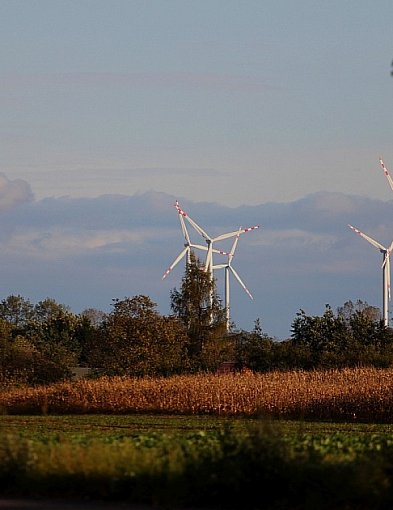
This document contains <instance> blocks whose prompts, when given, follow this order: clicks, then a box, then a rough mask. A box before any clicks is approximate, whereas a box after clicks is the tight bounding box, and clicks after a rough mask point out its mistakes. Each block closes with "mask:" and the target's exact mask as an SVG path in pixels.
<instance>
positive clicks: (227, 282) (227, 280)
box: [213, 229, 254, 331]
mask: <svg viewBox="0 0 393 510" xmlns="http://www.w3.org/2000/svg"><path fill="white" fill-rule="evenodd" d="M238 232H239V233H238V235H237V236H236V238H235V240H234V242H233V245H232V248H231V251H230V252H229V254H228V261H227V262H226V263H225V264H217V265H216V266H213V269H224V270H225V319H226V329H227V331H229V328H230V321H231V312H230V310H231V308H230V273H232V274H233V276H234V277H235V278H236V280H237V281H238V282H239V283H240V285H241V287H242V288H243V289H244V291H245V292H246V293H247V294H248V296H249V297H250V299H254V298H253V297H252V295H251V292H250V291H249V290H248V289H247V287H246V286H245V285H244V283H243V282H242V280H241V278H240V276H239V275H238V274H237V272H236V271H235V269H234V268H233V267H232V260H233V257H234V255H235V250H236V247H237V243H238V241H239V237H240V232H241V229H239V231H238Z"/></svg>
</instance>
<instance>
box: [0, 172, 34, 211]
mask: <svg viewBox="0 0 393 510" xmlns="http://www.w3.org/2000/svg"><path fill="white" fill-rule="evenodd" d="M31 200H33V193H32V191H31V187H30V185H29V184H28V183H27V182H26V181H23V180H22V179H15V180H13V181H10V180H9V179H8V178H7V177H6V176H5V175H4V174H3V173H0V211H6V210H9V209H12V208H13V207H16V206H17V205H19V204H22V203H24V202H29V201H31Z"/></svg>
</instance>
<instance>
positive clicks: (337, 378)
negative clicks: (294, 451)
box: [0, 368, 393, 422]
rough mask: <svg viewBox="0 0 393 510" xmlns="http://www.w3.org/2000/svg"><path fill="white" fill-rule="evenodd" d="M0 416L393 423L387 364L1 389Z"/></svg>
mask: <svg viewBox="0 0 393 510" xmlns="http://www.w3.org/2000/svg"><path fill="white" fill-rule="evenodd" d="M0 411H1V412H3V413H4V414H41V413H44V414H47V413H49V414H73V413H100V414H104V413H112V414H127V413H128V414H131V413H167V414H187V415H196V414H211V415H220V416H250V417H258V416H264V417H272V418H283V419H314V420H334V421H378V422H392V421H393V369H375V368H357V369H342V370H326V371H321V370H318V371H311V372H305V371H291V372H268V373H263V374H255V373H239V374H228V375H220V376H217V375H212V374H206V375H190V376H175V377H170V378H143V379H138V378H125V377H114V378H107V377H103V378H100V379H96V380H79V381H75V382H67V383H57V384H53V385H50V386H40V387H35V388H33V387H23V388H16V389H3V391H2V392H1V393H0Z"/></svg>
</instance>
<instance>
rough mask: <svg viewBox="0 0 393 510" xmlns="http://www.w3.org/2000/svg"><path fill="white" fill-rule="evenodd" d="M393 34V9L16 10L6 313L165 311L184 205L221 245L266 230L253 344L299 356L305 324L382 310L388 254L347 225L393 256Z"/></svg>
mask: <svg viewBox="0 0 393 510" xmlns="http://www.w3.org/2000/svg"><path fill="white" fill-rule="evenodd" d="M392 19H393V4H392V2H391V1H390V0H389V1H388V0H375V1H374V2H370V1H369V0H367V1H366V0H356V1H355V0H353V1H352V0H340V1H338V0H337V1H336V0H331V1H329V2H324V1H317V0H314V1H311V0H310V1H307V0H299V1H297V2H294V1H289V0H275V1H273V0H272V1H270V0H267V1H244V2H239V1H230V0H226V1H214V0H209V1H203V0H199V1H187V0H182V1H171V0H167V1H160V0H157V1H149V0H143V1H122V0H116V1H115V2H107V1H99V0H96V1H93V0H78V1H73V0H68V1H58V0H48V1H46V0H29V1H27V0H9V1H8V0H3V1H2V2H1V3H0V28H1V30H0V61H1V71H0V106H1V112H2V115H1V118H0V172H1V173H2V174H3V178H2V179H3V180H2V192H1V197H0V214H2V215H3V221H2V225H3V227H2V228H3V232H2V233H1V235H2V237H3V242H4V245H3V254H2V255H1V251H0V262H1V257H3V260H2V263H1V264H0V266H1V268H0V280H1V281H2V282H3V292H2V293H3V295H4V296H6V295H8V294H10V293H13V292H20V293H22V294H23V295H25V296H26V297H31V298H32V299H39V298H44V297H46V296H47V295H50V297H53V298H55V299H59V300H60V301H67V304H69V305H70V306H71V307H73V308H75V309H76V310H78V311H79V310H80V309H83V308H87V307H89V306H99V307H104V305H105V303H110V299H111V298H112V297H121V296H123V295H129V294H131V295H132V294H135V293H140V292H144V293H147V294H149V295H151V296H152V297H153V298H154V299H156V300H157V302H158V303H159V306H160V308H161V309H162V310H163V311H166V307H167V302H168V298H167V296H168V294H169V290H170V286H171V285H172V286H175V285H178V283H179V280H180V277H181V272H180V271H179V272H178V273H176V272H174V273H173V275H171V276H172V277H173V279H172V280H171V281H170V282H169V283H168V282H166V281H165V282H164V283H162V282H161V273H162V272H163V270H164V269H165V268H166V267H167V265H168V264H169V263H170V261H171V260H172V258H174V256H175V255H176V249H177V248H176V249H174V243H175V242H178V243H179V245H180V246H179V248H180V249H181V244H182V240H181V235H180V231H179V224H178V219H177V218H176V211H174V209H173V207H172V205H173V201H174V199H175V198H179V199H182V200H183V201H185V203H186V205H188V206H189V208H190V214H191V216H192V217H195V219H196V220H198V219H199V218H200V219H201V221H202V222H203V225H204V226H205V227H206V228H208V227H209V226H210V225H211V228H212V229H214V228H217V232H218V231H219V229H220V228H223V229H224V228H229V229H230V230H232V229H236V228H237V227H238V226H239V224H240V220H242V221H244V224H255V223H258V224H261V225H263V229H260V231H258V233H251V234H250V236H249V237H248V238H247V239H246V238H244V244H243V245H241V246H240V247H239V248H241V249H242V250H243V251H242V252H240V249H239V266H236V269H237V270H238V271H239V274H240V275H241V276H242V277H244V280H245V281H246V283H247V284H248V286H249V287H250V290H252V291H253V294H254V296H255V299H254V301H253V302H251V303H249V302H248V301H247V299H248V298H247V296H245V297H244V296H243V295H241V294H240V292H239V294H237V293H236V292H235V287H233V298H232V299H233V306H234V313H235V307H236V310H237V311H236V316H237V317H236V318H237V322H238V323H239V326H241V327H246V328H247V327H250V325H251V327H252V322H253V320H254V319H255V318H257V317H261V318H262V322H263V323H264V324H266V329H267V332H268V333H271V334H274V335H277V336H280V337H282V336H285V335H287V334H288V333H287V332H288V331H289V327H290V322H291V320H292V319H293V317H294V314H295V313H296V311H297V310H298V309H299V308H301V307H303V308H305V309H306V311H308V307H309V311H310V313H321V312H323V306H324V303H328V302H330V303H331V304H332V305H337V306H339V305H341V304H342V303H343V301H344V300H346V299H349V298H351V299H357V298H360V299H365V300H367V301H369V302H370V303H371V304H375V305H378V306H379V305H380V302H379V296H380V288H379V280H378V278H379V272H378V267H374V266H375V264H374V262H375V260H377V258H378V253H377V254H375V253H374V252H373V249H372V248H370V247H369V246H367V245H366V243H364V241H363V242H362V240H359V239H358V238H357V237H356V236H353V237H355V239H352V238H351V235H353V234H352V233H351V232H350V231H348V232H347V230H346V229H347V227H346V224H347V223H353V224H355V225H356V226H358V227H359V228H361V229H362V230H365V231H367V233H368V234H370V235H375V236H376V237H378V235H379V236H381V237H382V238H379V240H380V241H381V242H384V243H388V242H389V243H390V241H391V239H390V237H392V236H391V235H390V232H389V228H388V224H386V222H387V219H386V217H383V218H381V217H379V216H377V214H379V213H380V212H381V211H382V210H383V211H386V210H388V209H386V207H389V206H391V204H390V201H391V199H392V198H393V194H392V193H393V192H392V191H391V190H390V188H389V187H388V186H387V183H386V182H385V180H384V177H383V174H382V172H381V169H380V168H379V165H378V158H379V157H380V156H382V157H383V158H384V160H385V163H386V165H387V166H388V168H390V167H391V168H392V169H393V148H392V126H391V119H392V117H393V115H392V113H393V111H392V109H393V106H392V105H393V101H392V99H393V78H392V77H390V70H391V67H390V63H391V60H392V59H393V37H392V35H391V34H392V30H391V20H392ZM0 184H1V183H0ZM145 193H147V195H145ZM315 193H316V195H315ZM108 194H110V195H112V196H111V197H107V198H106V200H104V199H103V198H100V197H102V196H103V195H108ZM117 195H118V196H117ZM127 197H128V198H127ZM141 197H145V199H146V200H147V201H149V200H150V201H151V203H149V204H150V209H149V208H147V207H145V205H143V204H142V203H143V199H142V198H141ZM152 197H154V200H153V198H152ZM316 197H318V200H319V201H320V203H318V201H317V200H316ZM354 197H357V198H356V200H361V204H362V206H361V207H360V206H359V202H357V201H356V200H355V198H354ZM128 199H129V202H127V200H128ZM354 200H355V202H356V207H355V206H354V205H353V201H354ZM155 201H157V202H155ZM206 202H207V203H208V204H210V205H209V207H207V206H206V204H205V203H206ZM119 203H122V204H125V203H127V204H128V211H129V213H130V218H129V222H128V221H127V215H126V210H123V209H121V208H120V209H121V210H119V207H118V204H119ZM1 204H2V205H1ZM116 204H117V205H116ZM305 204H306V205H307V207H308V214H310V215H311V216H313V218H312V220H313V225H312V230H310V228H311V227H310V226H309V225H308V220H307V215H305V214H304V209H303V208H302V207H304V206H305ZM321 204H322V205H321ZM323 204H327V205H328V206H326V205H323ZM247 206H249V207H251V208H250V209H247ZM138 207H142V210H143V212H144V215H145V216H144V217H143V218H144V219H143V220H141V221H142V224H141V225H139V223H135V221H136V220H135V217H137V218H140V217H141V212H140V210H138ZM228 208H230V209H228ZM74 209H75V210H77V211H78V212H79V217H80V218H81V217H85V218H86V221H85V222H83V221H79V223H78V221H75V218H74V216H73V213H72V211H73V210H74ZM207 210H211V211H212V216H211V217H207V216H206V214H205V212H206V211H207ZM321 210H323V214H322V212H321ZM1 211H2V212H1ZM157 211H159V215H158V216H159V217H157ZM272 211H273V212H274V214H273V212H272ZM98 212H99V214H98ZM355 212H356V213H357V215H355V214H354V213H355ZM213 213H214V214H216V215H218V216H219V217H221V216H222V215H223V216H224V217H225V221H224V219H222V221H221V220H220V222H218V223H217V221H218V220H217V216H214V215H213ZM46 214H47V215H49V216H50V218H48V217H47V216H46ZM237 214H238V216H239V217H238V216H237ZM352 214H354V217H352ZM387 214H388V213H387ZM24 215H27V216H28V217H25V216H24ZM92 215H97V218H99V221H100V222H101V223H100V222H98V220H97V221H93V219H92ZM161 215H163V217H165V218H167V220H166V221H167V223H165V224H162V223H161ZM314 217H315V221H314ZM317 220H319V221H320V224H317ZM91 222H93V223H91ZM283 222H284V223H285V222H287V224H284V223H283ZM341 225H343V226H341ZM142 226H143V228H144V229H145V232H149V235H147V234H145V233H144V232H143V229H142ZM341 228H342V229H343V230H340V229H341ZM367 228H368V230H367ZM335 229H336V230H335ZM93 232H94V235H93ZM96 234H97V235H96ZM98 234H99V235H98ZM392 234H393V232H392ZM347 238H348V239H347ZM242 241H243V239H242ZM310 243H311V244H310ZM341 243H343V244H341ZM346 243H349V244H348V246H347V245H346ZM363 243H364V246H363ZM115 245H116V246H117V248H116V249H117V250H118V258H116V257H115V256H114V255H113V253H114V252H113V250H115V248H114V246H115ZM341 245H342V246H343V253H345V254H346V255H347V256H346V257H344V256H341V255H340V256H339V252H340V249H339V248H338V246H341ZM56 246H61V247H62V252H58V251H57V248H56ZM153 248H154V250H155V251H154V253H153V252H152V250H153ZM344 248H345V249H344ZM358 249H359V250H360V252H359V253H358V252H357V250H358ZM345 250H347V251H345ZM351 250H354V251H355V252H356V253H355V254H352V252H351ZM363 250H364V251H363ZM115 251H116V250H115ZM159 252H160V253H161V255H159V254H158V253H159ZM174 252H175V253H174ZM333 252H334V253H333ZM120 253H122V254H123V256H122V257H121V256H120ZM243 253H244V260H243V264H241V259H240V257H241V254H243ZM82 254H84V255H83V257H82ZM87 254H88V255H87ZM313 255H315V257H314V256H313ZM87 261H88V262H87ZM373 264H374V265H373ZM318 268H319V269H318ZM362 282H363V286H362V285H361V283H362ZM366 282H368V283H367V284H366ZM78 287H79V288H78ZM82 287H83V289H82ZM256 289H258V290H256ZM240 290H241V289H240ZM266 296H269V299H266ZM246 298H247V299H246Z"/></svg>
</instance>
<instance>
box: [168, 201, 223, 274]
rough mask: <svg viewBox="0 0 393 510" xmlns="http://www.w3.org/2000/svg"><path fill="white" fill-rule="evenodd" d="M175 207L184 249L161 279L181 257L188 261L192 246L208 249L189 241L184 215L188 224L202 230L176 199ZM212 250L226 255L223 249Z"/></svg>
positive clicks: (199, 230) (199, 231) (198, 230)
mask: <svg viewBox="0 0 393 510" xmlns="http://www.w3.org/2000/svg"><path fill="white" fill-rule="evenodd" d="M175 207H176V210H177V212H178V213H179V220H180V226H181V229H182V232H183V237H184V240H185V243H184V249H183V250H182V251H181V252H180V253H179V255H178V256H177V257H176V258H175V260H174V261H173V262H172V264H171V265H170V266H169V267H168V269H167V270H166V271H165V273H164V274H163V276H162V279H163V280H164V279H165V278H166V277H167V276H168V275H169V273H170V272H171V271H172V269H173V268H174V267H175V266H176V264H177V263H178V262H180V260H181V259H182V258H183V257H185V256H187V262H188V263H189V262H190V254H191V249H192V248H196V249H198V250H203V251H206V252H207V251H208V248H207V246H203V245H201V244H195V243H192V242H191V239H190V235H189V233H188V230H187V227H186V224H185V221H184V218H185V217H186V218H187V220H188V221H189V223H190V225H192V226H193V227H194V229H195V230H196V231H197V232H198V233H199V234H200V233H201V231H202V229H201V227H199V226H198V225H197V224H196V223H195V222H194V221H193V220H192V219H191V218H190V217H189V216H188V215H187V214H186V213H184V211H182V209H180V206H179V202H178V201H176V203H175ZM214 251H215V253H219V254H221V255H228V253H227V252H225V251H220V250H214Z"/></svg>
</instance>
